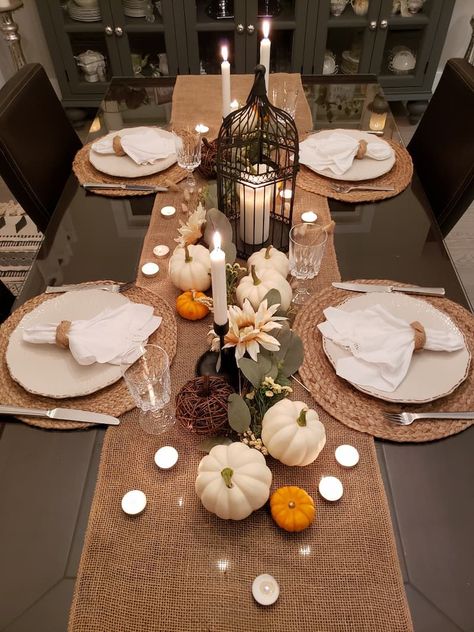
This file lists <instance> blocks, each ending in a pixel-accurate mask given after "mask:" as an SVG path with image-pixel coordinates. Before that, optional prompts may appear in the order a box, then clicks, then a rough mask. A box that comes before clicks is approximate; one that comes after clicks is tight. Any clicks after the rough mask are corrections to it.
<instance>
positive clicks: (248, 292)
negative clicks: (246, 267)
mask: <svg viewBox="0 0 474 632" xmlns="http://www.w3.org/2000/svg"><path fill="white" fill-rule="evenodd" d="M273 289H275V290H278V291H279V292H280V296H281V308H282V309H283V310H284V311H286V310H287V309H288V308H289V307H290V303H291V299H292V298H293V292H292V290H291V286H290V284H289V283H288V281H287V280H286V279H285V278H284V277H282V276H281V274H280V273H279V272H275V271H274V270H262V271H261V272H258V273H257V272H256V270H255V266H253V265H252V266H250V274H249V275H248V276H244V277H243V279H241V281H240V283H239V285H238V286H237V290H236V296H237V303H238V304H239V305H240V307H243V304H244V300H245V299H246V298H248V300H249V301H250V302H251V304H252V307H253V308H254V309H258V307H259V305H260V303H261V302H262V300H263V299H264V297H265V294H267V292H269V291H270V290H273Z"/></svg>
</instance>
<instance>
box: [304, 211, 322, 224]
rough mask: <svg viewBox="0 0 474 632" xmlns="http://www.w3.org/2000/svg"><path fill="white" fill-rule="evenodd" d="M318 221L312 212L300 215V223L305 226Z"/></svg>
mask: <svg viewBox="0 0 474 632" xmlns="http://www.w3.org/2000/svg"><path fill="white" fill-rule="evenodd" d="M317 219H318V216H317V214H316V213H315V212H314V211H305V212H304V213H301V221H302V222H305V223H306V224H313V223H314V222H315V221H316V220H317Z"/></svg>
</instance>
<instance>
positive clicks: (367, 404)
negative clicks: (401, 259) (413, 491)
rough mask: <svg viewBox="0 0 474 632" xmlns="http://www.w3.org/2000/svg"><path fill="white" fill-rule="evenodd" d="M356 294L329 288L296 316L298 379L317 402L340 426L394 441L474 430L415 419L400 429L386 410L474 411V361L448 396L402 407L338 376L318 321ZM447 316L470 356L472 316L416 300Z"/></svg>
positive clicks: (445, 304)
mask: <svg viewBox="0 0 474 632" xmlns="http://www.w3.org/2000/svg"><path fill="white" fill-rule="evenodd" d="M356 282H357V283H387V284H390V285H401V284H400V283H396V282H394V281H380V280H377V281H373V280H372V281H370V280H369V281H368V280H357V281H356ZM350 296H353V292H348V291H344V290H339V289H336V288H332V287H329V288H327V289H325V290H323V291H321V292H319V293H317V294H315V295H314V296H313V297H312V299H311V300H310V301H309V302H308V304H307V305H305V308H304V309H302V310H300V311H299V313H298V314H297V316H296V319H295V323H294V329H295V331H297V332H298V334H299V335H300V336H301V338H302V339H303V344H304V349H305V358H304V363H303V365H302V367H301V368H300V371H299V373H300V376H301V378H302V380H303V382H304V384H305V385H306V387H307V388H308V389H309V391H310V393H311V395H312V396H313V397H314V399H315V400H316V402H317V403H318V404H319V405H320V406H322V408H324V410H326V411H327V412H328V413H330V414H331V415H332V416H333V417H335V418H336V419H338V420H339V421H340V422H342V423H343V424H345V425H346V426H349V428H354V429H355V430H359V431H360V432H366V433H368V434H371V435H373V436H374V437H379V438H381V439H389V440H391V441H400V442H403V441H417V442H420V441H432V440H434V439H441V438H443V437H448V436H450V435H453V434H456V433H458V432H461V431H462V430H465V429H466V428H468V427H469V426H471V425H472V424H473V423H474V422H473V421H458V420H449V421H448V420H443V421H442V422H433V421H430V420H427V421H423V420H420V421H415V423H413V424H412V425H410V426H398V425H396V424H393V423H391V422H389V421H387V420H386V419H385V418H384V417H383V414H382V412H383V411H384V410H391V411H397V410H399V409H400V408H401V407H402V406H403V408H404V409H405V410H407V411H410V412H430V411H432V412H437V411H440V412H441V411H451V412H455V411H465V410H474V388H473V382H474V376H473V367H472V363H471V366H470V368H469V374H468V376H467V378H466V380H465V381H464V382H463V383H462V384H461V385H460V386H459V387H458V388H457V389H456V390H455V391H454V392H453V393H451V394H450V395H448V396H446V397H443V398H440V399H437V400H435V401H433V402H430V403H429V404H422V405H416V406H415V405H406V404H403V405H399V404H392V403H389V402H385V401H381V400H379V399H376V398H374V397H370V396H369V395H366V394H365V393H362V392H361V391H358V390H357V389H356V388H354V387H353V386H351V385H350V384H349V383H348V382H346V381H345V380H343V379H342V378H340V377H338V376H337V375H336V372H335V371H334V368H333V367H332V365H331V363H330V362H329V360H328V359H327V357H326V354H325V353H324V350H323V345H322V341H321V333H320V331H319V330H318V329H317V325H318V323H320V322H322V321H323V320H324V315H323V310H325V309H326V308H327V307H329V306H330V305H332V306H337V305H339V304H340V303H342V302H343V301H344V300H345V299H346V298H348V297H350ZM418 298H423V300H425V301H427V302H428V303H431V305H433V306H434V307H436V308H437V309H439V310H441V311H442V312H444V313H446V314H447V315H448V316H449V317H450V318H451V319H452V320H453V321H454V322H455V324H456V325H457V326H458V327H459V328H460V330H461V331H462V332H463V334H464V337H465V340H466V344H467V345H468V347H469V349H470V351H471V354H472V353H473V352H474V317H473V316H472V314H471V313H470V312H468V311H467V310H466V309H464V308H463V307H461V306H460V305H458V304H457V303H453V302H452V301H449V300H448V299H445V298H432V297H426V296H425V297H418Z"/></svg>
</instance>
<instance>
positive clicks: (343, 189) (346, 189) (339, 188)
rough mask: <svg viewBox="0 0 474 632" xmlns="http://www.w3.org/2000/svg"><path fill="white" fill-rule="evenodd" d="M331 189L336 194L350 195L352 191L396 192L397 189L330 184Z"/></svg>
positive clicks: (366, 185)
mask: <svg viewBox="0 0 474 632" xmlns="http://www.w3.org/2000/svg"><path fill="white" fill-rule="evenodd" d="M330 187H331V189H332V190H333V191H336V193H350V192H351V191H395V187H378V186H375V185H371V184H358V185H351V184H336V183H333V184H330Z"/></svg>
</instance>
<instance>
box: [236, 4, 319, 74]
mask: <svg viewBox="0 0 474 632" xmlns="http://www.w3.org/2000/svg"><path fill="white" fill-rule="evenodd" d="M311 2H314V0H311ZM306 15H307V2H306V0H247V49H246V64H245V70H246V72H248V73H253V71H254V68H255V65H256V64H258V63H259V56H260V53H259V51H260V41H261V39H262V37H263V22H264V21H265V20H268V21H269V23H270V34H269V38H270V41H271V55H270V72H301V70H302V66H303V51H304V43H305V29H306Z"/></svg>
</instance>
